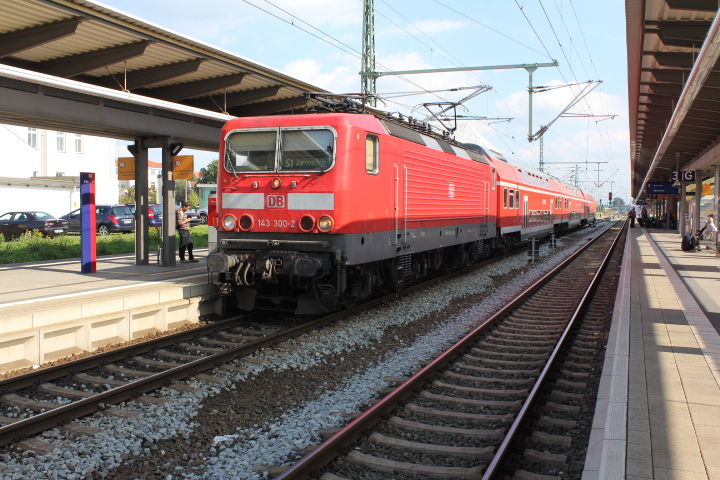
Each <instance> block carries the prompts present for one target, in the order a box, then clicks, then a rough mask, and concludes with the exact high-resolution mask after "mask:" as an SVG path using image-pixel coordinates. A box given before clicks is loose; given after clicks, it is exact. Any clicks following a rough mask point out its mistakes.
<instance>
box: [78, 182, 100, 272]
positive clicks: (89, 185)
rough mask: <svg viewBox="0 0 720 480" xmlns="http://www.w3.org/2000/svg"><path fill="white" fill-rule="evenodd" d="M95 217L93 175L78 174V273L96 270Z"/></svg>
mask: <svg viewBox="0 0 720 480" xmlns="http://www.w3.org/2000/svg"><path fill="white" fill-rule="evenodd" d="M95 219H96V215H95V174H94V173H91V172H80V263H81V266H80V271H81V272H82V273H95V270H96V268H97V248H96V245H97V243H96V238H95V229H96V222H95Z"/></svg>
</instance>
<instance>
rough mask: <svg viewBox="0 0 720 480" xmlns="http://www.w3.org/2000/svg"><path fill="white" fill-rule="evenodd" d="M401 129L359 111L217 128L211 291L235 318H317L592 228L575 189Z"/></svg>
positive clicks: (590, 214) (588, 204)
mask: <svg viewBox="0 0 720 480" xmlns="http://www.w3.org/2000/svg"><path fill="white" fill-rule="evenodd" d="M413 127H416V126H415V125H411V124H403V123H402V122H401V121H400V120H398V119H393V118H387V117H381V116H376V115H373V114H367V113H322V114H307V115H292V116H271V117H251V118H238V119H234V120H231V121H229V122H228V123H227V124H226V125H225V127H224V128H223V130H222V137H221V146H220V148H221V158H223V161H222V162H220V166H219V167H220V168H219V173H218V189H217V193H218V200H217V212H218V233H217V247H218V248H217V252H216V253H214V254H212V255H210V256H209V257H208V263H207V268H208V272H209V274H210V279H211V282H212V283H215V284H217V285H218V286H219V287H220V289H221V291H222V292H223V293H225V294H233V295H235V297H236V299H237V306H238V307H239V308H241V309H246V310H249V309H253V308H264V309H277V310H285V311H291V312H295V313H302V314H314V313H321V312H325V311H330V310H333V309H336V308H338V307H339V306H342V305H350V304H353V303H354V302H356V301H358V300H361V299H363V298H365V297H367V296H369V295H370V293H371V291H373V289H375V288H376V287H381V286H384V287H389V288H399V287H401V286H402V285H404V284H405V283H407V282H409V281H412V280H415V279H418V278H422V277H424V276H427V275H428V274H430V273H431V272H434V271H438V270H450V269H454V268H458V267H460V266H464V265H469V264H470V263H471V262H473V261H475V260H477V259H479V258H482V257H486V256H489V255H491V254H492V252H494V251H497V250H501V249H507V248H508V247H509V246H511V245H512V244H513V243H515V242H517V241H522V240H525V239H527V238H532V237H539V236H543V235H547V234H549V233H551V232H553V231H559V230H563V229H566V228H571V227H573V226H576V225H581V224H585V223H588V222H590V221H594V206H595V204H594V199H592V197H590V196H588V195H586V194H584V193H583V192H581V191H579V190H577V189H574V188H573V187H568V186H565V185H563V184H561V183H560V182H558V181H556V180H554V179H551V177H548V176H546V175H544V174H542V173H540V172H535V171H530V170H527V169H524V168H518V167H517V166H514V165H512V164H510V163H508V162H507V161H506V160H504V159H502V158H501V157H500V156H499V155H495V156H493V154H491V153H488V152H487V151H486V150H484V149H483V148H482V147H479V146H475V145H471V146H463V145H462V144H458V143H456V142H453V141H451V140H449V139H447V138H443V137H441V136H437V135H433V134H432V133H431V132H430V130H429V129H428V128H427V127H424V128H413Z"/></svg>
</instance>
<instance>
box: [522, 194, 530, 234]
mask: <svg viewBox="0 0 720 480" xmlns="http://www.w3.org/2000/svg"><path fill="white" fill-rule="evenodd" d="M528 213H530V212H529V210H528V196H527V195H524V196H523V228H525V229H527V228H528Z"/></svg>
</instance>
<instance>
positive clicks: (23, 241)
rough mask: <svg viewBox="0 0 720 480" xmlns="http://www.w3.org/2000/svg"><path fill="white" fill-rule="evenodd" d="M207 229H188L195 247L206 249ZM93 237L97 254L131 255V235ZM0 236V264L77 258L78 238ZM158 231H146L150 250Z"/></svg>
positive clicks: (78, 256)
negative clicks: (11, 238)
mask: <svg viewBox="0 0 720 480" xmlns="http://www.w3.org/2000/svg"><path fill="white" fill-rule="evenodd" d="M207 233H208V227H207V225H198V226H195V227H192V228H191V229H190V234H191V235H192V237H193V245H194V247H195V248H200V247H207V246H208V239H207ZM96 238H97V244H96V245H97V255H98V257H100V256H101V255H118V254H124V253H134V252H135V235H134V234H128V233H119V234H112V235H108V236H106V237H100V236H98V237H96ZM2 239H3V237H2V235H0V264H8V263H22V262H39V261H43V260H60V259H66V258H78V259H79V258H80V236H79V235H64V236H61V237H55V238H47V237H44V236H43V235H42V234H41V233H39V232H37V231H33V232H32V234H30V235H24V236H23V237H21V238H18V239H15V240H12V241H9V242H5V241H3V240H2ZM175 240H176V243H175V248H178V247H179V246H180V239H179V237H178V236H176V238H175ZM157 245H158V229H156V228H151V229H150V248H151V250H153V251H155V250H157Z"/></svg>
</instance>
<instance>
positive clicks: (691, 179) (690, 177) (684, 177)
mask: <svg viewBox="0 0 720 480" xmlns="http://www.w3.org/2000/svg"><path fill="white" fill-rule="evenodd" d="M670 181H671V182H672V183H675V182H677V181H680V182H681V183H695V171H694V170H693V171H692V172H688V171H687V170H683V171H682V172H680V179H679V180H678V172H677V171H673V172H672V177H671V179H670Z"/></svg>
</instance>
